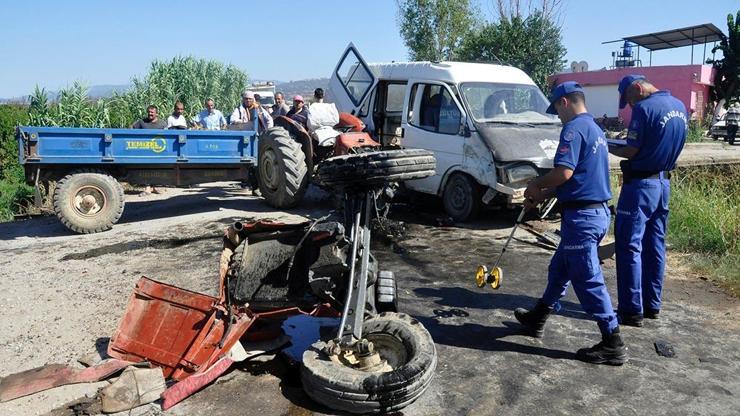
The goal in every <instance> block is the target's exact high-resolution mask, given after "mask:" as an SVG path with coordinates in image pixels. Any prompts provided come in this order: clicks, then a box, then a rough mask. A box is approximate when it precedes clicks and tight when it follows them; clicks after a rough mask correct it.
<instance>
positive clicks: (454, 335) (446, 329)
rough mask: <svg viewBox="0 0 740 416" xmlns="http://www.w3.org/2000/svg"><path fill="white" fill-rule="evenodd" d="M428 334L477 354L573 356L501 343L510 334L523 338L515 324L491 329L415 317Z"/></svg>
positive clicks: (519, 328)
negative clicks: (484, 352) (448, 323)
mask: <svg viewBox="0 0 740 416" xmlns="http://www.w3.org/2000/svg"><path fill="white" fill-rule="evenodd" d="M415 318H416V319H418V320H419V321H420V322H421V323H422V324H423V325H424V327H425V328H426V329H427V330H428V331H429V333H430V334H431V335H432V338H433V339H434V342H435V343H437V344H441V345H447V346H450V347H460V348H469V349H476V350H481V351H500V352H503V351H510V352H517V353H521V354H530V355H541V356H543V357H548V358H554V359H559V360H563V359H565V360H574V359H575V354H574V353H573V352H570V351H562V350H556V349H552V348H545V347H539V346H534V345H523V344H517V343H515V342H509V341H505V340H503V339H502V338H506V337H508V336H512V335H523V334H524V333H523V330H522V326H521V325H519V324H518V323H516V322H504V323H503V324H504V325H505V326H500V327H491V326H485V325H480V324H472V323H465V324H463V325H447V324H444V323H441V322H440V321H439V319H438V318H435V317H429V318H427V317H419V316H416V317H415Z"/></svg>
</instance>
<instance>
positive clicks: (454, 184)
mask: <svg viewBox="0 0 740 416" xmlns="http://www.w3.org/2000/svg"><path fill="white" fill-rule="evenodd" d="M481 198H482V195H481V189H480V186H479V185H478V184H477V183H476V182H475V181H474V180H473V179H472V178H471V177H470V176H468V175H465V174H463V173H453V174H452V176H450V179H448V180H447V183H446V184H445V188H444V191H443V192H442V204H443V205H444V207H445V212H447V214H448V215H449V216H450V217H452V219H453V220H455V221H460V222H463V221H468V220H472V219H474V218H475V217H476V215H478V212H479V211H480V208H481V205H482V201H481Z"/></svg>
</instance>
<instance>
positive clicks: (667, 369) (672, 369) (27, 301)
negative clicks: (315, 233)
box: [0, 184, 740, 416]
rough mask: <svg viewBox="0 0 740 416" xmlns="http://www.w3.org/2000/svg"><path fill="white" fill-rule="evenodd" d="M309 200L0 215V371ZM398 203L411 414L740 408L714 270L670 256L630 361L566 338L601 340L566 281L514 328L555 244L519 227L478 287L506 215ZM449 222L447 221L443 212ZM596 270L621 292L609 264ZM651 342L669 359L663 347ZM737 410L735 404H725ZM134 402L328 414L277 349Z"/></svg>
mask: <svg viewBox="0 0 740 416" xmlns="http://www.w3.org/2000/svg"><path fill="white" fill-rule="evenodd" d="M304 206H306V207H311V208H309V209H302V210H297V211H295V212H293V213H291V214H287V213H276V212H274V211H273V210H272V209H270V208H269V207H268V206H267V205H266V204H264V203H263V202H262V201H261V199H259V198H255V197H251V196H249V192H248V191H245V190H242V189H240V188H236V187H234V186H228V185H225V184H210V185H205V186H202V187H198V188H191V189H185V190H174V189H171V190H169V191H168V192H167V193H166V194H165V195H163V196H156V195H155V196H148V197H138V196H136V195H128V196H127V205H126V211H125V213H124V217H123V218H122V221H121V223H120V224H118V225H116V226H115V227H114V229H113V230H111V231H109V232H106V233H102V234H97V235H73V234H70V233H69V232H68V231H66V229H64V228H63V227H62V225H61V224H60V223H59V222H58V221H57V219H56V218H55V217H41V218H35V219H31V220H28V221H21V222H15V223H6V224H0V253H2V255H1V256H0V275H2V277H3V280H2V283H0V285H1V286H0V287H1V288H2V291H0V308H1V309H2V311H3V314H2V315H0V335H1V336H0V363H2V364H0V377H2V376H6V375H8V374H12V373H16V372H18V371H23V370H28V369H31V368H34V367H38V366H41V365H44V364H47V363H73V362H74V361H75V360H76V359H77V358H79V357H80V356H82V355H84V354H86V353H89V352H91V351H95V350H96V348H101V349H102V348H105V344H106V342H107V338H108V337H110V336H111V335H112V334H113V332H114V331H115V329H116V326H117V324H118V320H119V319H120V317H121V315H122V313H123V311H124V308H125V305H126V302H127V300H128V296H129V294H130V293H131V290H132V289H133V286H134V283H135V282H136V280H137V279H138V278H139V277H140V276H142V275H146V276H149V277H152V278H154V279H157V280H161V281H164V282H167V283H171V284H174V285H177V286H181V287H184V288H187V289H191V290H195V291H200V292H204V293H208V294H215V292H216V289H217V268H218V255H219V253H220V249H221V239H220V236H221V233H222V230H223V229H224V228H225V227H226V225H228V224H229V223H231V222H233V221H235V220H237V219H238V220H244V219H247V218H256V217H267V218H281V219H285V220H295V221H298V220H300V219H301V216H303V215H305V216H318V215H319V214H321V213H325V212H326V211H328V210H330V209H331V204H330V202H329V199H328V198H325V197H324V198H322V196H321V195H320V194H318V193H314V194H312V195H311V199H310V200H309V202H308V203H306V204H304ZM392 215H393V217H394V218H395V219H399V220H402V221H404V223H405V225H406V227H407V232H406V235H405V237H404V238H403V239H402V240H401V241H398V242H395V243H393V242H388V241H384V239H382V238H378V239H376V242H375V245H374V246H375V248H374V250H375V251H374V253H375V256H376V258H377V259H378V261H379V262H380V265H381V268H382V269H389V270H393V271H395V273H396V276H397V277H398V279H399V289H400V292H401V299H400V308H401V309H402V311H403V312H406V313H409V314H411V315H413V316H415V317H416V318H417V319H419V320H420V321H421V322H422V323H423V324H424V325H425V327H426V328H427V329H428V330H429V331H430V333H431V334H432V336H433V337H434V340H435V342H436V344H437V348H438V353H439V366H438V368H437V373H436V378H435V380H434V382H433V384H432V386H431V387H430V388H429V390H428V391H427V392H426V394H425V395H424V396H422V397H421V398H420V399H419V400H418V401H417V402H416V403H414V404H412V405H411V406H409V407H407V408H406V409H404V410H403V412H402V414H403V415H406V416H415V415H449V414H455V415H464V414H468V415H493V414H506V415H531V414H546V413H547V414H576V413H577V414H593V415H639V414H651V415H661V414H694V415H734V414H737V410H738V409H740V377H738V374H740V330H739V329H740V323H739V321H738V311H739V310H740V302H738V300H737V299H734V298H731V297H729V296H727V295H726V294H725V293H724V292H723V291H722V290H721V289H719V288H717V287H715V286H713V285H712V284H711V283H709V282H706V281H704V280H701V279H698V278H697V276H692V275H689V274H687V273H686V272H684V271H682V270H681V269H680V268H678V267H676V266H673V267H671V268H669V271H668V276H667V282H666V289H665V305H664V308H663V310H662V312H661V319H660V320H657V321H646V326H645V327H644V328H623V335H624V338H625V340H626V342H627V344H628V346H629V354H630V361H629V363H627V364H626V365H624V366H623V367H616V368H615V367H606V366H593V365H588V364H585V363H581V362H579V361H576V360H575V359H574V352H575V351H576V350H577V349H578V348H581V347H584V346H590V345H592V344H593V343H595V342H597V341H598V330H597V327H596V325H595V323H593V322H592V321H590V320H588V318H587V316H586V315H585V314H584V312H583V311H582V310H581V308H580V306H579V304H578V301H577V299H576V298H575V296H574V295H573V294H572V292H569V294H568V295H567V297H566V298H565V300H564V302H563V306H564V307H563V310H561V311H560V312H559V313H558V314H557V315H555V316H553V317H552V319H551V320H550V322H548V327H547V328H546V333H545V337H544V338H543V339H541V340H536V339H532V338H529V337H525V336H522V335H520V334H519V330H518V326H517V325H516V324H515V323H514V322H513V321H514V319H513V309H514V308H516V307H518V306H525V307H528V306H531V305H533V304H534V302H535V301H536V299H537V297H538V296H539V295H540V294H541V292H542V290H543V288H544V285H545V279H546V269H547V264H548V261H549V258H550V256H551V255H552V252H551V251H548V250H546V249H543V248H540V247H537V246H535V245H533V244H532V243H533V242H534V240H535V239H534V237H533V236H532V235H531V234H529V233H527V232H526V231H523V230H520V231H518V232H517V234H516V239H515V240H514V241H513V243H512V246H511V248H510V250H509V251H508V252H507V256H506V257H505V258H504V260H503V263H502V267H503V269H504V273H505V276H504V282H503V286H502V288H501V289H500V290H498V291H493V290H491V289H490V288H484V289H478V288H477V287H475V285H474V283H473V272H474V270H475V267H476V266H477V264H478V263H481V262H483V263H488V264H490V263H492V261H493V260H494V259H495V255H496V254H498V251H499V250H500V248H501V245H502V244H503V242H504V241H505V238H506V236H507V235H508V232H509V230H510V227H511V226H512V225H513V219H514V216H515V213H512V212H506V211H503V212H489V213H486V215H485V219H482V220H480V221H478V222H476V223H473V224H470V225H468V226H465V227H456V226H444V224H445V221H439V220H438V218H442V217H443V214H442V212H441V211H440V210H439V209H438V207H437V206H436V205H435V204H430V206H424V207H422V208H420V207H419V206H418V205H416V206H406V205H399V206H397V207H395V208H394V212H393V214H392ZM440 224H442V226H440ZM603 267H604V273H605V276H606V279H607V283H608V285H609V288H610V290H611V291H612V296H613V298H615V292H614V290H615V277H614V276H615V272H614V262H613V261H612V260H607V261H606V262H605V263H604V266H603ZM657 340H663V341H667V342H669V343H671V344H672V345H673V346H674V348H675V350H676V357H674V358H665V357H661V356H658V355H657V354H656V352H655V349H654V347H653V343H654V342H655V341H657ZM103 385H105V383H94V384H88V385H76V386H67V387H61V388H57V389H53V390H49V391H46V392H42V393H38V394H35V395H32V396H29V397H25V398H20V399H17V400H14V401H10V402H7V403H0V415H43V414H48V412H50V411H51V410H52V409H55V408H58V407H59V406H62V405H63V404H64V403H67V402H69V401H71V400H74V399H76V398H79V397H83V396H85V395H90V396H92V395H94V394H95V391H96V390H97V389H98V388H99V387H101V386H103ZM733 409H734V410H733ZM123 414H126V415H128V414H131V415H159V414H167V415H208V416H212V415H237V414H240V415H242V414H259V415H261V416H271V415H312V414H332V412H331V411H330V410H329V409H326V408H324V407H322V406H320V405H318V404H316V403H313V402H311V401H310V400H309V399H308V398H307V397H306V396H305V395H304V394H303V392H302V390H301V386H300V381H299V379H298V376H297V372H296V370H295V368H293V367H290V366H289V365H287V364H286V363H285V361H284V360H282V359H280V358H279V357H278V358H276V359H274V360H272V361H270V362H267V363H252V364H241V365H238V366H236V367H235V368H234V369H233V370H232V371H230V372H229V373H228V374H227V375H226V376H224V377H222V378H221V379H219V380H218V381H217V382H216V383H214V384H213V385H211V386H209V387H207V388H206V389H204V390H202V391H201V392H199V393H198V394H196V395H194V396H193V397H191V398H189V399H187V400H186V401H184V402H183V403H181V404H179V405H178V406H175V407H174V408H173V409H171V410H169V411H168V412H162V411H161V410H159V407H158V406H157V405H149V406H143V407H141V408H138V409H135V410H134V411H132V412H125V413H123Z"/></svg>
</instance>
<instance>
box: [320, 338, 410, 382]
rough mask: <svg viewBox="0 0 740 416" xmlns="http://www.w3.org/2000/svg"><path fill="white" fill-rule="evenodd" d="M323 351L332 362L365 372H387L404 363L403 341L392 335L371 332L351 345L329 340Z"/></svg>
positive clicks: (405, 353) (404, 348)
mask: <svg viewBox="0 0 740 416" xmlns="http://www.w3.org/2000/svg"><path fill="white" fill-rule="evenodd" d="M325 353H326V354H327V355H329V358H330V359H331V361H332V362H334V363H336V364H338V365H342V366H345V367H350V368H354V369H356V370H359V371H364V372H367V373H387V372H390V371H393V370H394V369H396V368H398V367H401V366H402V365H404V364H406V361H407V352H406V347H404V345H403V342H401V341H400V340H399V339H397V338H396V337H394V336H391V335H387V334H382V333H373V334H368V336H367V338H363V339H362V340H360V341H357V342H355V343H354V344H352V345H348V346H342V345H339V344H338V343H335V342H334V341H329V343H328V344H327V347H326V350H325Z"/></svg>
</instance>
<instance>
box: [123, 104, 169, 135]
mask: <svg viewBox="0 0 740 416" xmlns="http://www.w3.org/2000/svg"><path fill="white" fill-rule="evenodd" d="M146 113H147V116H146V118H142V119H141V120H137V121H136V123H134V124H133V125H132V126H131V128H132V129H164V128H166V127H167V122H166V121H165V120H160V119H159V114H158V111H157V106H156V105H150V106H149V107H147V108H146Z"/></svg>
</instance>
